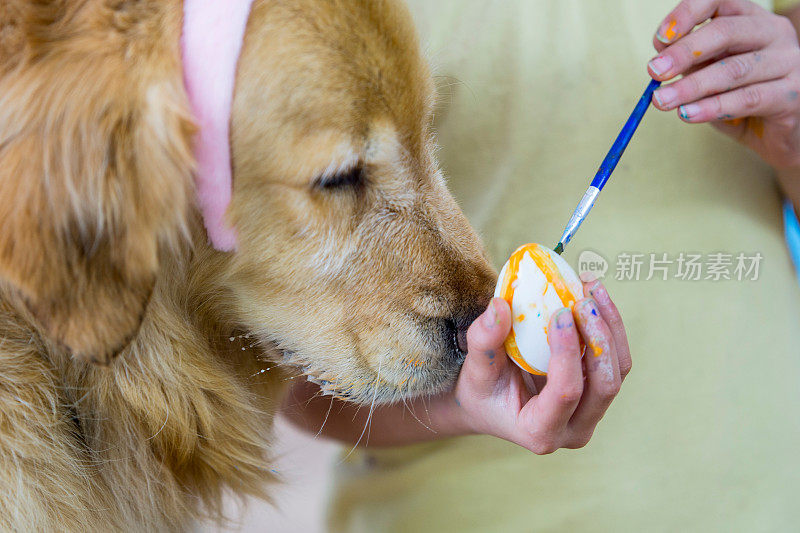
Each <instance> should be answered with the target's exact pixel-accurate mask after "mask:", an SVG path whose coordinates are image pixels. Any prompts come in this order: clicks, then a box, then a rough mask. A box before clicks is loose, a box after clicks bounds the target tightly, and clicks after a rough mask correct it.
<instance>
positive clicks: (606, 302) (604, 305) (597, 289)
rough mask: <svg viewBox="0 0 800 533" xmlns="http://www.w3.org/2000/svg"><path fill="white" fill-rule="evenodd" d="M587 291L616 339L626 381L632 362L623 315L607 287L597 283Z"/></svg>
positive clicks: (621, 367)
mask: <svg viewBox="0 0 800 533" xmlns="http://www.w3.org/2000/svg"><path fill="white" fill-rule="evenodd" d="M585 290H586V294H588V295H589V296H591V297H592V298H594V301H595V302H596V303H597V307H598V308H599V309H600V315H601V316H602V317H603V320H604V321H605V323H606V324H607V325H608V328H609V329H610V330H611V336H612V337H613V339H614V347H615V348H616V350H617V361H618V362H619V374H620V377H621V379H622V380H623V381H624V380H625V377H626V376H627V375H628V374H629V373H630V371H631V366H632V360H631V348H630V345H629V344H628V334H627V332H626V331H625V324H623V322H622V315H621V314H620V312H619V309H617V306H616V305H614V302H613V301H612V300H611V296H610V295H609V294H608V290H607V289H606V287H605V285H603V284H602V283H600V282H599V281H595V282H593V283H589V284H588V285H587V286H586V289H585Z"/></svg>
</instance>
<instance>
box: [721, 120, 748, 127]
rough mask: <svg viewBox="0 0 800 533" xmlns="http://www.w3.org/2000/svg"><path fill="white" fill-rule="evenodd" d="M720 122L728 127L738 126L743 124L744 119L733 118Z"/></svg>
mask: <svg viewBox="0 0 800 533" xmlns="http://www.w3.org/2000/svg"><path fill="white" fill-rule="evenodd" d="M722 122H724V123H725V124H727V125H728V126H738V125H739V124H741V123H742V122H744V119H742V118H734V119H731V120H723V121H722Z"/></svg>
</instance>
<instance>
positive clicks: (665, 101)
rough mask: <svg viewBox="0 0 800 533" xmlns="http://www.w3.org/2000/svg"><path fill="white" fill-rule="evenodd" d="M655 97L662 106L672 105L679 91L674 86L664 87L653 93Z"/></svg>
mask: <svg viewBox="0 0 800 533" xmlns="http://www.w3.org/2000/svg"><path fill="white" fill-rule="evenodd" d="M653 97H654V98H655V99H656V102H658V105H660V106H661V107H670V106H671V105H672V102H674V101H675V99H676V98H677V97H678V91H677V90H676V89H675V88H673V87H662V88H660V89H659V90H657V91H656V92H654V93H653Z"/></svg>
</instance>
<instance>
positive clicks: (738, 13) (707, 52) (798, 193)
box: [648, 0, 800, 206]
mask: <svg viewBox="0 0 800 533" xmlns="http://www.w3.org/2000/svg"><path fill="white" fill-rule="evenodd" d="M709 19H710V22H708V23H707V24H704V25H702V26H699V27H697V26H698V25H700V24H702V23H704V22H706V21H709ZM798 19H800V11H799V10H798V8H794V9H791V10H790V11H788V12H785V13H783V14H782V15H777V14H774V13H771V12H769V11H767V10H765V9H763V8H761V7H760V6H758V5H756V4H754V3H753V2H750V1H748V0H683V1H682V2H681V3H680V4H678V6H677V7H676V8H675V9H673V10H672V12H671V13H669V14H668V15H667V17H666V18H665V19H664V20H663V21H662V23H661V24H660V25H659V27H658V30H657V32H656V35H655V37H654V39H653V44H654V46H655V48H656V50H657V51H658V55H657V56H656V57H655V58H653V59H652V60H651V61H650V63H649V64H648V70H649V72H650V75H651V76H652V77H653V78H655V79H657V80H661V81H664V82H668V81H672V80H674V79H675V78H677V77H678V76H681V75H682V76H683V77H682V78H681V79H680V80H678V81H675V82H674V83H669V84H666V83H665V84H664V85H663V86H662V87H661V88H660V89H659V90H657V91H656V92H655V93H654V95H653V104H654V105H655V106H656V107H657V108H659V109H661V110H664V111H667V110H677V112H678V115H679V116H680V118H681V120H683V121H684V122H687V123H690V124H700V123H706V122H710V123H712V124H713V125H714V126H716V127H717V128H719V129H720V130H721V131H723V132H724V133H727V134H728V135H730V136H732V137H734V138H736V139H737V140H739V141H741V142H742V143H744V144H745V145H747V146H749V147H750V148H752V149H753V150H754V151H755V152H757V153H758V154H759V155H760V156H761V157H762V158H763V159H764V160H765V161H766V162H767V163H769V164H770V165H772V166H773V168H775V170H776V171H777V173H778V177H779V182H780V184H781V186H782V187H783V189H784V191H785V193H786V194H787V195H788V196H789V197H790V198H791V199H792V201H793V202H794V204H795V205H797V206H800V47H799V46H798V37H797V30H796V28H797V27H798V25H799V22H798Z"/></svg>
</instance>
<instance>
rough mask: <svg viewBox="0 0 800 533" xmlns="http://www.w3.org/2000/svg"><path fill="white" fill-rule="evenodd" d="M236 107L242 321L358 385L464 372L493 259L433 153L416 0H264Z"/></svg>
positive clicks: (341, 391)
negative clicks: (413, 14) (468, 338)
mask: <svg viewBox="0 0 800 533" xmlns="http://www.w3.org/2000/svg"><path fill="white" fill-rule="evenodd" d="M234 108H235V109H234V114H233V121H232V142H233V160H234V192H233V200H232V204H231V208H230V211H229V215H230V218H231V221H232V222H233V224H234V225H235V227H236V228H237V230H238V233H239V250H238V251H237V252H236V253H235V255H234V257H233V258H232V260H233V264H234V266H233V274H232V276H231V281H230V283H231V286H232V287H233V288H234V291H235V294H236V297H237V298H236V305H237V307H238V308H240V309H241V310H242V311H243V314H242V317H244V320H246V326H247V327H248V328H249V329H251V330H253V331H254V332H257V333H258V334H259V335H260V336H262V337H263V338H266V339H269V340H271V341H273V342H276V343H277V344H278V345H279V346H280V347H281V348H282V349H283V350H285V353H286V362H287V363H289V364H292V365H296V366H299V367H301V368H302V369H303V371H304V372H305V373H307V374H308V375H309V376H310V377H311V378H312V379H313V380H315V381H317V382H318V383H320V384H321V386H322V388H323V390H324V391H328V392H332V393H334V394H337V395H340V396H342V397H345V398H348V399H351V400H355V401H373V400H376V401H389V400H393V399H399V398H401V397H406V396H413V395H416V394H420V393H429V392H435V391H437V390H441V389H442V388H444V387H446V386H447V385H449V384H452V383H453V381H454V380H455V377H456V376H457V374H458V371H459V368H460V364H461V362H462V361H463V358H464V350H465V345H466V342H465V332H466V328H467V326H468V325H469V324H470V323H471V322H472V320H473V319H474V318H475V317H476V316H477V315H478V314H480V312H482V311H483V309H484V308H485V306H486V304H487V303H488V301H489V298H490V296H491V292H492V289H493V285H494V273H493V271H492V269H491V267H490V266H489V264H488V263H487V261H486V259H485V256H484V252H483V250H482V248H481V245H480V243H479V240H478V238H477V236H476V235H475V233H474V231H473V230H472V228H471V227H470V225H469V223H468V222H467V220H466V218H465V217H464V216H463V214H462V213H461V211H460V209H459V208H458V206H457V205H456V203H455V201H454V200H453V198H452V196H451V195H450V193H449V192H448V190H447V188H446V186H445V182H444V178H443V176H442V173H441V172H440V170H439V168H438V166H437V163H436V160H435V154H434V152H435V144H434V140H433V135H432V132H431V121H432V111H433V83H432V77H431V75H430V72H429V69H428V66H427V64H426V62H425V61H424V60H423V58H422V57H421V53H420V50H419V45H418V43H417V40H416V35H415V32H414V29H413V25H412V22H411V20H410V17H409V15H408V13H407V12H406V10H405V8H404V7H403V6H402V5H400V3H399V2H396V1H394V0H386V1H375V0H364V1H355V2H354V1H349V2H339V1H326V2H320V1H317V0H296V1H293V2H288V3H286V2H282V3H276V2H264V3H260V4H257V5H256V7H255V9H254V11H253V13H252V14H251V19H250V24H249V27H248V35H247V37H246V40H245V45H244V50H243V53H242V57H241V59H240V64H239V77H238V81H237V91H236V97H235V102H234Z"/></svg>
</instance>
